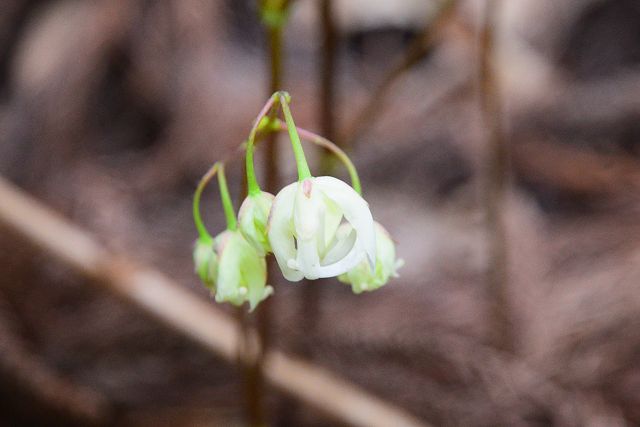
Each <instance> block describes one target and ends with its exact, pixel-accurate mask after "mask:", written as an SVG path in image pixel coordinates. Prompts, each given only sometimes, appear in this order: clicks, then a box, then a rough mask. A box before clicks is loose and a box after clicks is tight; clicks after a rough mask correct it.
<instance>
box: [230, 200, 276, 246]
mask: <svg viewBox="0 0 640 427" xmlns="http://www.w3.org/2000/svg"><path fill="white" fill-rule="evenodd" d="M273 198H274V196H273V194H271V193H267V192H266V191H259V192H258V193H256V194H249V195H248V196H247V198H246V199H244V202H242V205H241V206H240V211H239V213H238V228H239V229H240V232H241V233H242V235H243V236H244V238H245V239H247V241H248V242H249V243H251V245H253V247H254V248H256V250H257V251H258V253H259V254H260V255H262V256H264V255H266V254H267V253H269V252H271V245H270V244H269V239H268V237H267V221H268V220H269V212H270V211H271V205H272V204H273Z"/></svg>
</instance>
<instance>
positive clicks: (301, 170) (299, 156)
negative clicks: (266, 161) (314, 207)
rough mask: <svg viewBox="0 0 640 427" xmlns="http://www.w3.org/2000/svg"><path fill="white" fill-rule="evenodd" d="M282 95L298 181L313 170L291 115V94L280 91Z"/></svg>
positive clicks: (279, 93) (280, 95)
mask: <svg viewBox="0 0 640 427" xmlns="http://www.w3.org/2000/svg"><path fill="white" fill-rule="evenodd" d="M278 96H279V97H280V105H282V112H283V113H284V120H285V122H286V123H287V130H288V131H289V139H291V147H292V148H293V155H294V156H295V158H296V166H297V167H298V181H302V180H304V179H306V178H310V177H311V171H310V170H309V165H308V164H307V159H306V158H305V156H304V150H303V149H302V143H301V142H300V136H299V135H298V131H297V129H296V124H295V123H294V122H293V117H292V116H291V110H290V109H289V101H290V99H291V96H289V94H288V93H287V92H283V91H280V92H278Z"/></svg>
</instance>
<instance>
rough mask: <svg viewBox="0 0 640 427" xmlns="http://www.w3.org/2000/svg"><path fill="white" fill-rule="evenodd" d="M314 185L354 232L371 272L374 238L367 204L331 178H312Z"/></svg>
mask: <svg viewBox="0 0 640 427" xmlns="http://www.w3.org/2000/svg"><path fill="white" fill-rule="evenodd" d="M314 185H315V186H316V187H317V188H318V189H319V190H321V191H322V192H323V193H324V194H325V196H326V197H327V198H329V199H331V200H333V201H334V202H335V203H336V204H337V205H338V206H339V207H340V209H341V210H342V212H343V214H344V217H345V218H346V219H347V221H349V223H350V224H351V226H352V227H353V228H354V229H355V230H356V233H357V234H358V241H359V242H360V244H361V245H362V246H361V248H362V249H364V251H365V252H366V255H367V259H368V261H369V265H370V267H371V269H372V270H373V269H374V268H375V264H376V237H375V230H374V226H373V217H372V216H371V211H370V210H369V204H368V203H367V202H366V201H365V200H364V199H363V198H362V197H361V196H360V195H359V194H358V193H357V192H356V191H355V190H354V189H353V188H351V187H350V186H349V185H348V184H346V183H345V182H343V181H340V180H339V179H337V178H334V177H332V176H319V177H317V178H314ZM354 247H355V246H354ZM338 274H341V273H338Z"/></svg>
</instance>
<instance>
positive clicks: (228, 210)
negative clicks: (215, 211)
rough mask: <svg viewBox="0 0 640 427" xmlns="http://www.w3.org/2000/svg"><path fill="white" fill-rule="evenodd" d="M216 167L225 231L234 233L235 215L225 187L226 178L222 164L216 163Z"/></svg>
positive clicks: (235, 227)
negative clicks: (225, 221)
mask: <svg viewBox="0 0 640 427" xmlns="http://www.w3.org/2000/svg"><path fill="white" fill-rule="evenodd" d="M216 164H217V165H219V166H218V186H219V187H220V198H221V199H222V207H223V208H224V216H225V217H226V219H227V230H231V231H235V230H236V229H237V228H238V227H237V223H236V213H235V212H234V210H233V204H232V203H231V196H229V188H228V187H227V177H226V176H225V174H224V163H221V162H217V163H216Z"/></svg>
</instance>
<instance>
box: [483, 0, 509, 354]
mask: <svg viewBox="0 0 640 427" xmlns="http://www.w3.org/2000/svg"><path fill="white" fill-rule="evenodd" d="M499 6H500V0H486V5H485V10H484V17H483V24H482V30H481V34H480V37H481V39H480V52H479V53H480V58H479V61H480V62H479V66H480V68H479V79H480V103H481V108H482V114H483V118H484V122H485V124H486V126H487V157H486V164H485V171H484V172H485V174H484V178H485V182H484V201H485V203H486V206H485V209H486V221H487V238H488V242H487V244H488V251H489V261H488V266H487V276H486V287H487V292H488V294H489V301H490V308H489V319H490V323H491V328H490V330H491V331H492V333H493V335H494V336H493V337H492V341H493V343H494V345H495V346H496V347H498V348H501V349H503V350H505V351H512V350H513V346H514V343H513V340H514V337H513V331H512V327H511V313H510V307H509V300H508V296H507V293H508V273H507V239H506V231H505V226H504V215H503V211H504V198H505V193H506V188H507V181H508V166H509V165H508V159H509V153H508V147H507V143H506V140H505V139H504V135H503V130H502V123H501V120H502V106H501V104H500V91H499V87H498V82H497V79H496V73H495V70H494V69H493V67H492V64H493V63H495V61H494V55H495V34H496V24H497V12H498V10H499Z"/></svg>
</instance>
